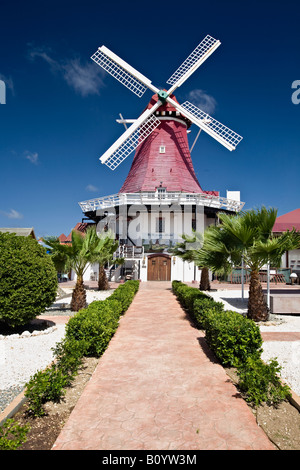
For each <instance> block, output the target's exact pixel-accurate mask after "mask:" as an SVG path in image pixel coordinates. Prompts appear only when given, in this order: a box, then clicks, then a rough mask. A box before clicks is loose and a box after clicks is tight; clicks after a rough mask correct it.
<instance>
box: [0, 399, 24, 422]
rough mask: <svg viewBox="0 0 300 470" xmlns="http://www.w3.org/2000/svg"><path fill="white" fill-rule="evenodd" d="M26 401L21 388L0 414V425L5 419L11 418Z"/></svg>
mask: <svg viewBox="0 0 300 470" xmlns="http://www.w3.org/2000/svg"><path fill="white" fill-rule="evenodd" d="M26 401H27V398H26V397H25V390H23V391H22V392H21V393H19V395H17V396H16V397H15V398H14V399H13V401H12V402H11V403H10V404H9V405H8V406H7V407H6V408H5V409H4V410H3V411H2V413H1V414H0V426H2V425H3V424H4V423H5V421H6V420H7V419H9V418H12V417H13V416H14V415H15V414H16V413H17V411H19V409H20V408H21V406H22V405H23V404H24V403H25V402H26Z"/></svg>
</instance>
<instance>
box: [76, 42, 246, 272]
mask: <svg viewBox="0 0 300 470" xmlns="http://www.w3.org/2000/svg"><path fill="white" fill-rule="evenodd" d="M219 45H220V41H218V40H216V39H214V38H212V37H211V36H206V37H205V38H204V39H203V41H202V42H201V43H200V44H199V45H198V46H197V47H196V49H195V50H194V51H193V52H192V53H191V54H190V55H189V56H188V58H187V59H186V60H185V61H184V62H183V63H182V65H181V66H180V67H179V68H178V69H177V70H176V71H175V73H174V74H173V75H172V76H171V77H170V79H169V80H168V81H167V83H168V84H169V85H171V86H170V88H169V90H160V89H159V88H157V87H155V86H154V85H153V84H152V82H151V81H150V80H149V79H148V78H147V77H145V76H144V75H142V74H141V73H139V72H138V71H137V70H135V69H134V68H133V67H131V66H130V65H129V64H127V63H126V62H124V61H123V60H122V59H121V58H120V57H118V56H117V55H116V54H114V53H113V52H111V51H110V50H109V49H107V48H106V47H105V46H102V47H100V48H99V49H98V50H97V51H96V52H95V54H93V56H92V59H93V60H94V61H95V62H96V63H97V64H98V65H99V66H101V67H102V68H103V69H104V70H106V71H107V72H108V73H109V74H110V75H112V76H113V77H114V78H116V79H117V80H118V81H119V82H121V83H122V84H123V85H124V86H126V87H127V88H128V89H129V90H131V91H132V92H133V93H135V94H136V95H137V96H139V97H141V96H143V94H144V93H145V91H146V90H147V89H149V90H150V91H151V92H152V93H153V96H152V97H151V99H150V101H149V103H148V105H147V106H146V108H145V109H144V111H143V112H142V113H141V114H140V116H139V117H138V118H137V119H134V120H126V119H123V117H122V116H121V119H120V120H118V122H119V123H123V124H124V126H125V128H126V130H125V132H124V133H123V134H122V135H121V136H120V137H119V139H117V141H116V142H115V143H114V144H113V145H112V146H111V147H110V148H109V149H108V150H107V151H106V152H105V153H104V154H103V155H102V156H101V158H100V161H101V162H102V163H103V164H105V165H107V166H108V168H110V169H111V170H115V169H116V168H117V167H118V166H119V165H120V164H121V163H122V162H123V161H124V160H125V159H126V158H127V157H128V156H129V155H131V154H132V153H133V152H134V151H135V154H134V158H133V161H132V165H131V168H130V171H129V173H128V175H127V178H126V179H125V181H124V183H123V185H122V187H121V188H120V190H119V193H118V194H114V195H111V196H106V197H101V198H97V199H93V200H89V201H84V202H81V203H79V204H80V207H81V209H82V211H83V213H84V214H85V216H86V217H88V218H89V219H92V220H94V221H95V222H96V223H97V224H98V225H99V228H100V229H101V228H103V227H106V226H110V228H112V229H113V231H114V233H115V234H116V237H117V238H118V239H119V240H120V253H119V255H122V256H125V258H126V260H127V268H125V269H128V271H130V272H131V274H132V275H133V276H134V277H136V278H140V279H142V280H172V279H182V280H185V281H189V280H193V279H195V278H196V277H197V273H196V270H195V269H194V267H193V266H192V264H189V266H188V267H186V266H183V263H182V261H181V260H180V259H175V257H172V256H171V255H170V253H168V249H169V248H170V247H171V246H173V245H174V244H175V243H176V242H178V241H180V240H181V235H182V234H183V233H185V234H191V233H192V229H196V230H197V231H200V232H203V231H204V229H205V228H206V227H207V226H208V225H209V224H211V223H215V220H216V217H217V213H218V212H219V211H220V210H223V211H228V212H238V211H239V210H241V208H242V207H243V205H244V204H243V203H241V202H240V201H239V197H237V198H236V197H235V198H233V199H230V197H228V198H224V197H220V195H219V193H218V192H216V191H205V190H203V189H202V187H201V186H200V183H199V181H198V180H197V177H196V174H195V171H194V167H193V163H192V159H191V150H190V149H189V143H188V137H187V133H188V132H189V128H190V127H191V125H192V124H194V125H196V126H197V127H198V128H199V132H201V131H204V132H206V133H207V134H209V135H210V136H211V137H213V138H214V139H215V140H217V141H218V142H219V143H221V144H222V145H224V146H225V147H226V148H227V149H228V150H230V151H232V150H234V149H235V148H236V146H237V145H238V144H239V142H240V141H241V140H242V137H241V136H240V135H238V134H237V133H235V132H234V131H232V130H231V129H229V128H228V127H226V126H224V125H223V124H221V123H220V122H218V121H217V120H216V119H214V118H213V117H211V116H209V115H208V114H207V113H205V112H204V111H202V110H201V109H200V108H198V107H196V106H195V105H193V104H192V103H190V102H188V101H186V102H185V103H183V104H179V102H178V101H177V99H176V97H175V95H174V92H175V90H176V89H177V88H178V87H180V86H181V85H182V84H183V83H184V82H185V81H186V80H187V79H188V78H189V77H190V76H191V75H192V74H193V73H194V72H195V71H196V70H197V69H198V67H200V65H201V64H202V63H203V62H204V61H205V60H206V59H207V58H208V57H209V56H210V55H211V54H212V53H213V52H214V51H215V50H216V49H217V48H218V47H219ZM128 125H129V126H128ZM198 276H200V273H198Z"/></svg>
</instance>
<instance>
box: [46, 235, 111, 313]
mask: <svg viewBox="0 0 300 470" xmlns="http://www.w3.org/2000/svg"><path fill="white" fill-rule="evenodd" d="M44 242H45V244H46V245H47V246H48V247H49V251H50V255H51V256H52V259H53V262H54V264H55V266H56V269H57V270H60V271H63V272H67V271H69V270H71V269H73V270H74V272H75V274H76V276H77V279H76V284H75V288H74V290H73V293H72V300H71V310H72V311H75V312H77V311H78V310H80V309H82V308H85V307H86V292H85V287H84V283H83V276H84V273H85V272H86V270H87V268H88V266H89V264H90V263H94V262H95V261H96V259H97V254H98V250H99V244H100V242H99V238H98V236H97V232H96V229H95V227H89V228H88V229H87V231H86V232H85V234H82V233H80V232H77V231H75V230H73V231H72V242H71V244H70V245H61V244H60V242H59V240H58V238H55V237H47V238H45V239H44ZM101 243H103V242H102V241H101Z"/></svg>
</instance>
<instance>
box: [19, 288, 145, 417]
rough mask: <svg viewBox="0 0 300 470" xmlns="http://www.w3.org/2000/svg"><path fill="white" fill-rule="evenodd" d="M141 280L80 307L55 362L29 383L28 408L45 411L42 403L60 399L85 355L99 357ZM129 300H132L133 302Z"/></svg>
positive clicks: (68, 326)
mask: <svg viewBox="0 0 300 470" xmlns="http://www.w3.org/2000/svg"><path fill="white" fill-rule="evenodd" d="M138 288H139V283H138V282H135V281H128V282H126V284H124V285H121V286H119V287H118V288H117V289H116V290H115V291H114V294H115V293H116V295H115V296H114V294H112V295H111V296H110V297H108V298H107V299H106V300H96V301H94V302H92V303H91V304H90V305H89V306H88V307H87V308H85V309H82V310H79V311H78V312H77V313H76V314H75V315H74V316H73V317H71V318H70V319H69V321H68V323H67V325H66V334H65V338H64V339H63V340H62V341H61V342H60V343H58V344H57V345H56V347H55V348H54V356H55V358H56V361H55V363H54V364H53V365H52V366H51V367H49V368H47V369H46V370H44V371H40V372H37V373H36V374H35V375H34V376H33V377H32V378H31V379H30V381H29V382H28V383H27V384H26V390H25V396H26V397H27V398H28V409H29V411H30V412H31V413H32V414H33V415H35V416H43V414H45V411H44V408H43V404H44V403H46V402H47V401H54V402H57V401H59V400H61V398H62V397H63V396H64V393H65V390H64V389H65V388H66V387H68V386H70V384H71V383H72V380H73V378H74V376H75V375H76V374H77V371H78V368H79V366H80V364H81V363H82V358H83V357H84V356H95V357H100V356H101V355H102V354H103V352H104V351H105V349H106V348H107V346H108V344H109V341H110V340H111V338H112V336H113V335H114V333H115V331H116V329H117V327H118V322H119V318H120V315H122V314H123V313H124V308H125V305H128V302H129V299H131V300H130V302H131V301H132V299H133V297H134V295H135V293H136V291H137V289H138ZM130 302H129V303H130Z"/></svg>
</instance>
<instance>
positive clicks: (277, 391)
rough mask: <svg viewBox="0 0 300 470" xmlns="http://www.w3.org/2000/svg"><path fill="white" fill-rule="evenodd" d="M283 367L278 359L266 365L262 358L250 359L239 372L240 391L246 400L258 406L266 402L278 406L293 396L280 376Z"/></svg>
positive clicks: (240, 367) (240, 366) (239, 368)
mask: <svg viewBox="0 0 300 470" xmlns="http://www.w3.org/2000/svg"><path fill="white" fill-rule="evenodd" d="M280 370H281V367H280V366H279V365H278V362H277V361H276V359H271V360H270V362H269V363H268V364H265V363H264V362H263V361H262V360H261V359H260V358H259V359H253V358H252V357H248V358H247V359H246V360H245V362H244V363H242V364H240V365H239V367H238V370H237V373H238V376H239V383H238V386H239V389H240V390H241V392H242V393H243V394H244V396H245V400H246V401H247V402H249V403H251V404H252V405H255V406H258V405H260V404H261V403H263V402H265V403H267V404H268V405H274V406H277V405H278V404H279V403H280V402H281V401H283V400H286V399H287V398H289V397H290V396H291V391H290V388H289V387H288V386H287V385H283V384H282V383H281V381H280V378H279V376H278V374H279V372H280Z"/></svg>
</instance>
